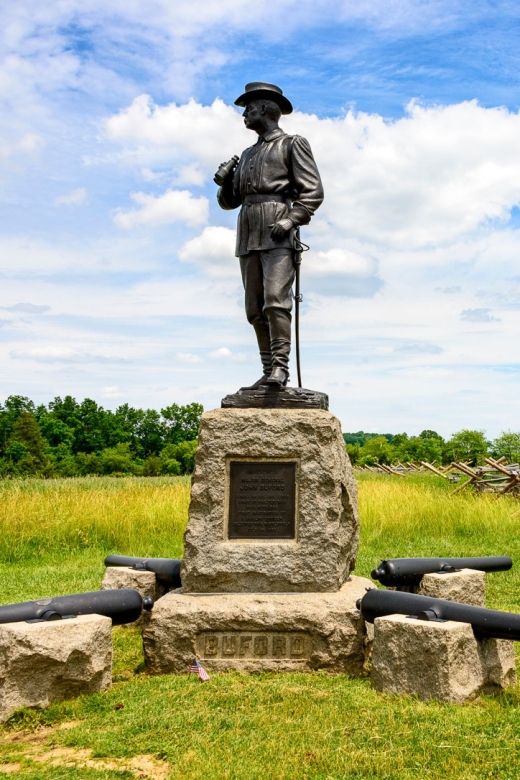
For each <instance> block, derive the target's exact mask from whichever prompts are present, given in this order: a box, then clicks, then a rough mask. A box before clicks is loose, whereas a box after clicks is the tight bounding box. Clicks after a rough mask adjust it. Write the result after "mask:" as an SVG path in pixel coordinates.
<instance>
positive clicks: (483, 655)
mask: <svg viewBox="0 0 520 780" xmlns="http://www.w3.org/2000/svg"><path fill="white" fill-rule="evenodd" d="M374 626H375V632H374V647H373V654H372V672H371V680H372V684H373V685H374V687H375V688H377V689H378V690H380V691H383V692H385V693H401V694H402V693H408V694H414V695H416V696H418V697H419V698H420V699H422V700H423V701H426V700H428V699H437V700H438V701H442V702H447V703H450V704H464V703H465V702H467V701H471V700H472V699H474V698H476V697H477V696H478V695H479V694H480V693H481V692H483V691H484V692H488V691H491V690H494V691H497V690H502V689H503V688H504V687H505V686H506V685H509V684H513V683H514V680H515V672H514V650H513V643H512V642H506V641H504V640H496V639H486V640H477V639H475V636H474V634H473V629H472V628H471V626H470V625H468V624H467V623H456V622H454V621H446V622H434V621H431V622H430V621H423V620H416V619H413V618H409V617H406V616H404V615H389V616H387V617H381V618H377V619H376V620H375V623H374ZM511 653H513V655H512V656H511ZM512 662H513V663H512Z"/></svg>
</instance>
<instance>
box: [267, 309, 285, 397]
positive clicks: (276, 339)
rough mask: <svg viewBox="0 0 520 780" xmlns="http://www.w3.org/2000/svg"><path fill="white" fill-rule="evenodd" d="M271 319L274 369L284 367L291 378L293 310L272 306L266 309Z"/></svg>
mask: <svg viewBox="0 0 520 780" xmlns="http://www.w3.org/2000/svg"><path fill="white" fill-rule="evenodd" d="M265 313H266V315H267V319H268V320H269V332H270V337H271V355H272V365H273V369H276V368H282V369H283V370H284V371H285V374H286V381H285V382H284V384H286V383H287V380H288V379H289V355H290V352H291V312H290V311H287V309H280V308H275V307H270V308H269V309H265Z"/></svg>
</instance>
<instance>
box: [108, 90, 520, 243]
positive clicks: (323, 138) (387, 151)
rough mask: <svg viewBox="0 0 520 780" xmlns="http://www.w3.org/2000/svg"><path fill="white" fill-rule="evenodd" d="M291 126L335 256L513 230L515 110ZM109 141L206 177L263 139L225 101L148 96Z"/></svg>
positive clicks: (319, 230) (307, 120)
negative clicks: (317, 179)
mask: <svg viewBox="0 0 520 780" xmlns="http://www.w3.org/2000/svg"><path fill="white" fill-rule="evenodd" d="M283 127H284V129H285V130H287V131H288V132H294V133H299V134H301V135H304V136H306V137H307V138H309V140H310V142H311V145H312V148H313V151H314V154H315V157H316V160H317V163H318V166H319V169H320V171H321V174H322V177H323V181H324V186H325V202H324V204H323V206H322V207H321V208H320V210H319V211H318V212H317V216H316V217H315V221H314V223H313V225H312V227H311V233H310V235H311V236H313V237H318V239H319V241H320V243H321V246H322V251H325V252H326V251H328V250H329V249H334V245H333V246H330V244H329V246H327V243H328V242H330V241H331V240H332V241H335V242H337V240H338V236H341V237H344V239H345V240H347V241H349V242H350V245H351V244H352V241H361V242H365V243H369V244H370V245H372V246H374V245H378V246H380V247H381V246H385V247H389V246H394V247H396V248H403V247H417V248H420V247H429V246H439V245H444V244H447V243H449V242H452V241H455V240H459V239H460V238H462V237H464V236H466V235H469V234H471V233H472V232H474V231H476V230H477V229H478V228H479V227H482V226H485V225H487V224H489V223H490V222H496V223H501V222H502V223H503V222H504V221H506V220H507V219H508V217H509V214H510V211H511V209H512V208H513V207H514V206H515V205H516V204H518V203H520V146H519V145H518V143H517V138H518V137H519V135H520V113H515V112H510V111H508V110H507V109H505V108H484V107H482V106H480V105H478V103H477V102H476V101H468V102H463V103H458V104H455V105H450V106H430V107H424V106H421V105H419V104H417V103H415V102H411V103H410V104H409V106H408V108H407V114H406V116H405V117H403V118H401V119H398V120H393V121H386V120H385V119H383V117H381V116H380V115H378V114H365V113H361V112H360V113H356V112H354V111H349V112H348V113H347V114H345V115H344V116H342V117H338V118H322V119H320V118H318V117H317V116H315V115H309V114H303V113H298V112H296V113H294V114H292V115H290V116H288V117H284V118H283ZM106 131H107V133H108V136H109V137H110V138H111V139H112V140H113V141H114V142H118V143H119V144H120V145H122V146H123V147H125V148H129V149H132V150H133V153H134V154H135V155H136V159H138V160H139V159H144V158H145V157H146V155H150V154H154V155H155V159H156V164H158V161H159V159H161V157H162V161H163V164H164V165H166V164H168V165H170V164H172V162H173V163H175V161H177V164H178V165H179V166H180V167H182V166H185V165H188V166H194V168H193V170H198V171H199V170H200V171H201V172H203V173H204V175H205V176H206V178H210V176H211V175H212V174H213V172H214V170H215V168H216V167H217V165H218V164H219V163H220V162H221V161H222V160H223V159H224V158H226V157H230V156H231V155H232V154H234V153H237V152H240V151H241V150H242V149H244V148H245V147H247V146H249V145H250V144H251V143H252V142H253V141H254V138H251V133H248V132H247V131H245V130H244V127H243V123H242V120H241V117H240V115H239V113H238V112H237V111H235V110H234V109H233V108H232V107H231V106H227V105H225V104H224V103H223V102H222V101H221V100H215V101H214V102H213V103H212V104H211V105H210V106H203V105H201V104H199V103H197V102H195V101H194V100H190V101H189V102H188V103H186V104H184V105H177V104H174V103H172V104H169V105H166V106H159V105H156V104H154V103H153V101H152V100H151V98H150V97H149V96H147V95H141V96H140V97H138V98H136V99H135V100H134V101H133V103H132V104H131V105H130V106H129V107H128V108H126V109H124V110H123V111H121V112H119V113H118V114H116V115H114V116H112V117H110V118H109V119H108V120H107V123H106ZM190 169H191V168H190ZM304 236H305V234H304ZM304 240H305V238H304ZM336 245H337V244H336ZM346 248H347V249H350V246H348V247H346Z"/></svg>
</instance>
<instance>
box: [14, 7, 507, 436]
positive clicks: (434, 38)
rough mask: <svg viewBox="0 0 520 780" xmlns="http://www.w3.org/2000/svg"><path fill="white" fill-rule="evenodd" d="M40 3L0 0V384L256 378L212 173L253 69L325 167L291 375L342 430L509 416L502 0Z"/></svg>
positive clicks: (138, 391) (158, 392)
mask: <svg viewBox="0 0 520 780" xmlns="http://www.w3.org/2000/svg"><path fill="white" fill-rule="evenodd" d="M49 6H50V7H42V4H41V3H39V2H36V1H33V0H18V2H9V0H7V2H4V3H3V6H2V28H1V31H0V54H1V60H2V65H1V69H0V100H1V101H2V104H3V105H2V108H3V111H2V114H1V119H0V197H1V200H2V209H1V213H0V274H1V280H2V285H1V295H0V307H1V308H0V366H1V371H2V384H1V387H0V394H1V396H2V397H6V396H7V395H9V394H12V393H20V394H24V395H28V396H30V397H31V398H33V399H34V400H35V401H38V402H44V401H49V400H50V399H51V398H53V397H54V396H55V395H65V394H67V393H70V394H72V395H75V396H76V397H78V398H83V397H85V396H88V397H91V398H94V399H96V400H98V401H99V402H101V403H103V404H104V405H105V406H107V407H111V408H115V407H116V406H117V405H118V404H119V403H122V402H129V403H131V404H135V405H139V406H149V407H154V408H160V407H161V406H164V405H167V404H169V403H172V402H174V401H176V402H178V403H187V402H190V401H195V400H196V401H200V402H201V403H203V404H204V406H205V408H207V409H210V408H213V407H215V406H218V405H219V403H220V398H221V397H222V396H223V395H225V394H227V393H228V392H230V391H233V390H234V389H236V388H237V387H239V386H241V385H242V384H245V383H247V382H249V381H253V380H254V379H256V378H257V374H258V370H259V366H258V360H257V357H256V354H255V353H256V349H255V345H254V337H253V332H252V329H251V328H250V326H248V325H247V323H246V322H245V317H244V314H243V308H242V307H243V304H242V292H241V289H240V280H239V272H238V267H237V262H236V260H235V259H234V257H233V231H234V226H235V219H236V215H235V214H234V213H226V212H222V211H221V210H220V209H219V208H218V206H217V205H216V203H215V197H214V196H215V185H214V184H213V183H212V174H213V171H214V170H215V168H216V167H217V166H218V164H219V163H220V162H221V161H222V160H223V159H227V158H228V157H230V156H231V155H232V154H234V153H240V151H241V150H242V149H243V148H245V147H246V146H248V145H250V143H251V142H252V141H254V138H252V137H251V134H250V133H248V132H247V131H246V130H245V129H244V128H243V125H242V122H241V119H240V114H239V112H238V111H237V110H236V109H235V108H234V107H233V101H234V99H235V97H236V96H237V95H238V94H239V93H240V92H241V91H242V90H243V87H244V84H245V83H246V82H247V81H251V80H259V79H262V80H269V81H273V82H275V83H278V84H279V85H280V86H282V88H283V89H284V92H285V93H286V94H287V95H288V96H289V97H290V99H291V100H292V102H293V104H294V105H295V108H296V109H297V110H296V112H295V114H294V115H292V116H291V117H288V118H287V119H284V122H283V125H282V126H283V127H284V129H286V130H287V131H289V132H297V133H300V134H302V135H305V136H306V137H308V138H309V140H310V142H311V145H312V147H313V150H314V153H315V156H316V160H317V162H318V166H319V167H320V170H321V171H322V174H323V179H324V183H325V191H326V199H325V202H324V204H323V206H322V208H321V209H320V210H319V211H318V213H317V215H316V217H315V219H314V220H313V222H312V223H311V225H310V226H309V228H308V229H306V231H305V233H304V236H303V238H304V240H306V241H307V242H308V243H309V244H310V245H311V252H310V253H309V255H308V256H306V257H305V261H304V268H303V291H304V304H303V317H302V341H303V347H302V353H303V379H304V384H305V386H307V387H312V388H315V389H319V390H324V391H326V392H328V393H329V395H330V401H331V410H332V411H333V412H334V413H335V414H337V415H338V416H339V417H340V419H341V421H342V425H343V428H344V430H359V429H365V430H379V431H381V430H384V431H391V432H398V431H402V430H406V431H408V432H410V433H417V432H419V431H420V430H422V429H423V428H434V429H436V430H438V431H439V432H441V433H443V434H444V435H448V434H450V433H451V432H452V431H455V430H460V428H462V427H471V428H483V429H485V430H487V432H488V434H489V435H490V436H495V435H497V434H498V433H499V432H500V431H501V430H505V429H508V428H511V429H513V430H515V429H518V428H519V425H518V423H517V420H516V415H515V409H516V406H517V396H518V387H519V378H520V359H519V356H518V347H517V337H516V334H517V333H518V325H519V310H520V269H519V263H518V257H519V256H520V233H519V230H520V220H519V213H520V211H519V205H520V143H519V141H518V139H519V138H520V116H519V104H520V97H519V96H520V90H519V84H520V46H519V43H520V35H519V31H520V7H519V6H518V4H517V3H514V2H500V0H499V1H498V2H483V1H482V0H480V1H477V2H456V1H455V2H453V1H452V2H444V0H431V1H430V2H426V1H425V2H419V1H418V0H415V1H414V2H409V1H407V0H399V2H396V1H392V0H387V1H386V2H382V0H378V2H373V0H358V1H357V2H350V1H349V2H346V1H345V0H343V1H341V0H329V1H328V2H322V1H320V0H313V1H312V2H310V0H300V1H299V2H296V1H295V0H281V1H280V2H278V3H276V4H254V3H251V2H249V3H246V2H242V0H221V1H220V2H218V3H216V2H211V0H192V1H191V2H185V0H177V2H176V3H171V2H166V1H164V0H156V1H155V2H153V1H152V0H149V1H147V2H144V0H127V1H126V2H122V1H120V0H114V1H113V2H111V3H110V4H106V3H104V2H101V0H83V2H81V3H80V2H79V0H59V2H55V3H52V4H49ZM294 374H295V369H294V367H293V375H294Z"/></svg>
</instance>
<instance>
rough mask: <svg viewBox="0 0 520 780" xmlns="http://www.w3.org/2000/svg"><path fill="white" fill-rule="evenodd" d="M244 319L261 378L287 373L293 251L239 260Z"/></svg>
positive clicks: (251, 254)
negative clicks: (253, 337)
mask: <svg viewBox="0 0 520 780" xmlns="http://www.w3.org/2000/svg"><path fill="white" fill-rule="evenodd" d="M240 270H241V272H242V281H243V283H244V290H245V303H246V316H247V319H248V322H250V323H251V325H252V326H253V328H254V329H255V333H256V338H257V341H258V348H259V350H260V359H261V361H262V366H263V369H264V374H269V373H270V372H271V370H272V369H273V368H276V367H280V368H283V369H285V371H287V374H288V373H289V354H290V351H291V310H292V300H293V296H292V286H293V282H294V274H295V269H294V260H293V250H292V249H290V248H283V249H269V250H265V251H258V252H248V254H247V255H241V257H240Z"/></svg>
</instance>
